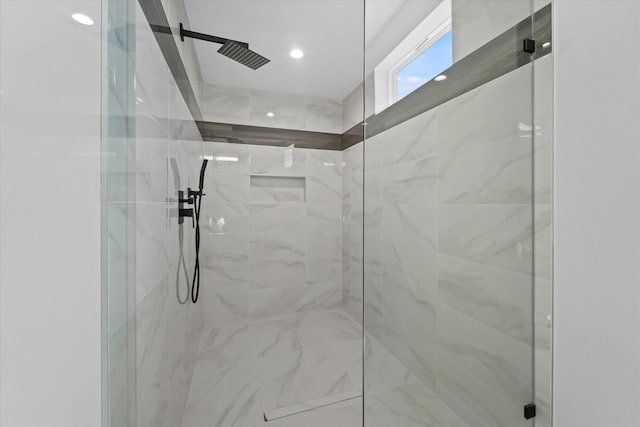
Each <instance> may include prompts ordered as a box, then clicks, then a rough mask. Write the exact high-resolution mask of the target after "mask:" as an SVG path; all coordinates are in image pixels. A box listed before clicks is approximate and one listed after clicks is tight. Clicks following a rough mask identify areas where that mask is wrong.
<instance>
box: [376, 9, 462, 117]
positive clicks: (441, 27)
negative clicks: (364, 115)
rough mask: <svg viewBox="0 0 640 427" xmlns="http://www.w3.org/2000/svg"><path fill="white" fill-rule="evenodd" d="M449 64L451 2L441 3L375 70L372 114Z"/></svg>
mask: <svg viewBox="0 0 640 427" xmlns="http://www.w3.org/2000/svg"><path fill="white" fill-rule="evenodd" d="M452 64H453V33H452V30H451V1H450V0H443V1H442V2H441V3H440V4H439V5H438V6H437V7H436V8H435V9H434V10H433V11H432V12H431V13H430V14H429V15H428V16H427V17H426V18H425V19H424V20H423V21H422V22H421V23H420V24H418V26H417V27H416V28H414V29H413V30H412V31H411V32H410V33H409V35H408V36H407V37H405V39H404V40H402V41H401V42H400V43H398V45H397V46H396V47H395V48H394V49H393V50H392V51H391V53H389V54H388V55H387V57H386V58H385V59H384V60H382V61H381V62H380V64H379V65H378V66H377V67H376V68H375V71H374V82H375V83H374V84H375V112H376V113H379V112H380V111H382V110H384V109H385V108H387V107H388V106H389V105H391V104H393V103H395V102H397V101H398V100H400V99H402V98H404V97H405V96H407V95H408V94H410V93H411V92H413V91H414V90H416V89H417V88H419V87H420V86H422V85H423V84H425V83H426V82H428V81H430V80H432V79H433V78H434V77H436V76H438V75H439V74H441V73H442V72H443V71H444V70H446V69H447V68H449V67H450V66H451V65H452Z"/></svg>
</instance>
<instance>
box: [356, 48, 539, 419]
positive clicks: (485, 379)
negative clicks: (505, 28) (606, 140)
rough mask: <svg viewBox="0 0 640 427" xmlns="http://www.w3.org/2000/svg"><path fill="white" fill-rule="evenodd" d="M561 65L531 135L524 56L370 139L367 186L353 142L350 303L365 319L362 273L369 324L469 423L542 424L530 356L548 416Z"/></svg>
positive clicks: (366, 155)
mask: <svg viewBox="0 0 640 427" xmlns="http://www.w3.org/2000/svg"><path fill="white" fill-rule="evenodd" d="M551 66H552V64H551V57H550V56H547V57H544V58H542V59H540V60H538V61H536V64H535V87H536V92H535V105H536V109H535V111H534V114H535V139H534V142H533V144H532V140H531V95H530V90H531V86H530V84H523V82H525V83H526V82H529V81H530V79H531V73H532V71H531V68H530V67H522V68H519V69H517V70H515V71H513V72H511V73H509V74H506V75H504V76H502V77H501V78H499V79H496V80H494V81H492V82H490V83H488V84H486V85H484V86H481V87H479V88H477V89H475V90H473V91H471V92H469V93H466V94H464V95H462V96H460V97H458V98H456V99H454V100H452V101H450V102H448V103H446V104H443V105H441V106H439V107H437V108H436V109H434V110H431V111H429V112H427V113H424V114H422V115H420V116H417V117H415V118H413V119H411V120H409V121H407V122H404V123H402V124H400V125H398V126H396V127H394V128H392V129H389V130H387V131H385V132H383V133H381V134H378V135H376V136H374V137H372V138H369V139H367V140H366V141H365V144H366V147H365V150H364V152H365V153H364V164H365V168H364V169H365V172H364V182H365V186H364V189H363V187H362V176H363V173H362V164H363V147H362V144H358V145H356V146H353V147H351V148H349V149H347V150H345V151H344V153H343V154H344V173H343V220H344V224H343V243H344V245H343V306H344V308H345V310H346V311H347V312H348V313H349V314H350V315H351V316H352V317H354V318H355V319H362V286H363V285H362V283H364V288H365V289H364V296H365V297H364V299H365V301H364V311H365V322H366V324H365V327H366V331H367V333H368V334H370V335H371V336H372V337H373V338H375V339H376V340H378V341H379V342H380V343H382V345H383V346H384V347H385V348H386V349H387V350H388V351H389V352H391V353H392V354H393V355H394V356H395V357H396V358H397V359H398V360H400V361H401V362H402V363H403V364H404V365H405V366H406V367H407V368H408V369H409V370H410V371H411V372H412V374H413V375H415V376H416V377H417V378H418V379H419V380H420V382H421V383H422V384H424V385H425V386H426V387H427V388H428V389H429V390H430V391H431V392H433V393H435V396H436V397H437V399H439V400H440V401H442V402H443V404H445V405H447V406H448V407H449V408H451V409H452V410H453V411H454V412H455V413H456V414H458V415H459V416H460V417H461V418H462V419H464V420H465V421H466V422H467V423H468V424H469V425H474V426H487V427H488V426H491V427H496V426H516V425H522V426H525V425H532V424H531V422H530V421H529V422H525V421H524V420H523V417H522V405H523V404H526V403H528V402H529V401H530V400H531V390H532V386H533V380H534V379H533V378H532V370H531V366H532V364H533V363H534V362H535V367H536V369H535V373H536V374H535V375H536V378H535V392H536V396H535V402H536V404H537V406H538V417H537V419H536V425H538V426H540V425H542V426H544V425H550V397H551V396H550V391H551V377H550V368H551V366H550V363H551V362H550V360H551V357H550V353H551V159H552V157H551V156H552V154H551V147H552V146H551V133H550V132H551V93H552V92H551V76H552V67H551ZM460 123H464V126H460ZM533 173H535V179H534V180H533V179H532V177H533V176H534V175H533ZM363 190H364V191H363ZM362 194H364V196H365V200H364V212H363V211H362V206H363V201H362ZM363 227H364V251H363V242H362V230H363ZM362 253H364V259H362V258H363V257H362ZM363 265H364V277H362V271H363V268H362V267H363ZM363 279H364V281H363ZM534 289H535V301H534V292H533V290H534ZM534 303H535V313H534V314H535V325H533V324H532V308H533V307H534ZM534 329H535V342H533V340H534ZM532 344H534V345H533V346H532ZM534 350H535V351H534ZM365 375H366V373H365ZM365 400H366V398H365Z"/></svg>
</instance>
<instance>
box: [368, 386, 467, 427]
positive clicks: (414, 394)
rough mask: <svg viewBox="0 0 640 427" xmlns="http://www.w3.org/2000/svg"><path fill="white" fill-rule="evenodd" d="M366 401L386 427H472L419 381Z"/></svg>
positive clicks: (376, 394)
mask: <svg viewBox="0 0 640 427" xmlns="http://www.w3.org/2000/svg"><path fill="white" fill-rule="evenodd" d="M365 400H366V401H367V404H368V405H371V408H372V410H373V412H374V413H375V415H376V416H378V417H379V419H380V420H381V421H382V422H383V423H384V425H387V426H394V427H423V426H429V427H432V426H433V427H469V426H468V425H467V424H466V423H465V422H464V420H462V419H461V418H460V417H458V416H457V415H456V414H455V413H454V412H453V411H451V409H449V408H448V407H447V406H446V405H445V404H444V403H443V402H442V401H441V400H440V399H438V398H437V397H436V396H435V395H434V394H433V393H432V392H431V391H430V390H429V389H428V388H427V387H426V386H425V385H423V384H422V383H420V382H415V383H412V384H408V385H403V386H400V387H397V388H394V389H390V390H386V391H384V392H381V393H375V394H373V395H371V396H369V397H365Z"/></svg>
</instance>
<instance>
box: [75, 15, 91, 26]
mask: <svg viewBox="0 0 640 427" xmlns="http://www.w3.org/2000/svg"><path fill="white" fill-rule="evenodd" d="M71 17H72V18H73V19H74V21H76V22H79V23H81V24H82V25H93V19H91V18H89V17H88V16H87V15H83V14H82V13H74V14H73V15H71Z"/></svg>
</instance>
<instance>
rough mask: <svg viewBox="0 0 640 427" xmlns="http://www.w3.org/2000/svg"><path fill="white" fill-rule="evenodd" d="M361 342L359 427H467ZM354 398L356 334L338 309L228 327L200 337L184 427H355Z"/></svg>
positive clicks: (379, 350) (370, 342)
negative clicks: (363, 382) (363, 365)
mask: <svg viewBox="0 0 640 427" xmlns="http://www.w3.org/2000/svg"><path fill="white" fill-rule="evenodd" d="M366 344H367V345H366V352H365V357H366V371H367V375H366V385H365V390H366V391H367V398H366V407H365V410H364V417H365V420H366V426H367V427H387V426H394V427H405V426H406V427H413V426H425V427H426V426H445V425H446V426H447V427H468V426H467V425H466V424H465V423H464V422H463V421H462V420H461V419H460V418H459V417H458V416H457V415H455V414H454V413H453V412H452V411H451V410H449V409H448V408H447V407H446V405H444V404H443V403H442V402H441V401H440V400H439V399H437V398H436V397H435V396H434V395H433V393H432V392H431V391H429V389H427V388H426V387H425V386H424V385H423V384H422V383H421V382H419V381H418V380H417V379H416V377H415V376H413V374H411V372H409V370H408V369H407V368H406V367H405V366H404V365H402V364H401V363H400V362H399V361H398V360H397V359H396V358H395V357H394V356H393V355H392V354H391V353H389V352H388V351H387V350H386V349H385V348H384V347H383V346H382V345H381V344H379V343H378V342H377V341H376V340H375V339H373V338H372V337H370V336H367V340H366ZM361 391H362V328H361V327H360V325H359V324H358V323H357V322H355V321H354V320H353V319H352V318H351V317H350V316H349V315H348V314H347V313H346V312H345V311H344V310H342V309H334V310H322V311H310V312H304V313H291V314H287V315H281V316H275V317H269V318H264V319H257V320H256V319H254V320H252V321H250V322H240V323H230V324H226V325H224V326H222V327H221V328H218V329H208V330H203V331H202V336H201V340H200V352H199V355H198V360H197V362H196V365H195V368H194V373H193V379H192V381H191V388H190V390H189V397H188V399H187V404H186V408H185V415H184V419H183V422H182V427H250V426H263V427H362V425H363V422H362V416H363V410H362V398H361V397H360V396H361ZM309 402H311V403H315V405H313V406H311V408H310V407H309ZM316 406H317V407H316ZM265 413H266V414H268V415H271V417H272V418H273V417H277V419H274V420H272V421H267V422H265ZM287 414H290V415H287Z"/></svg>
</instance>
